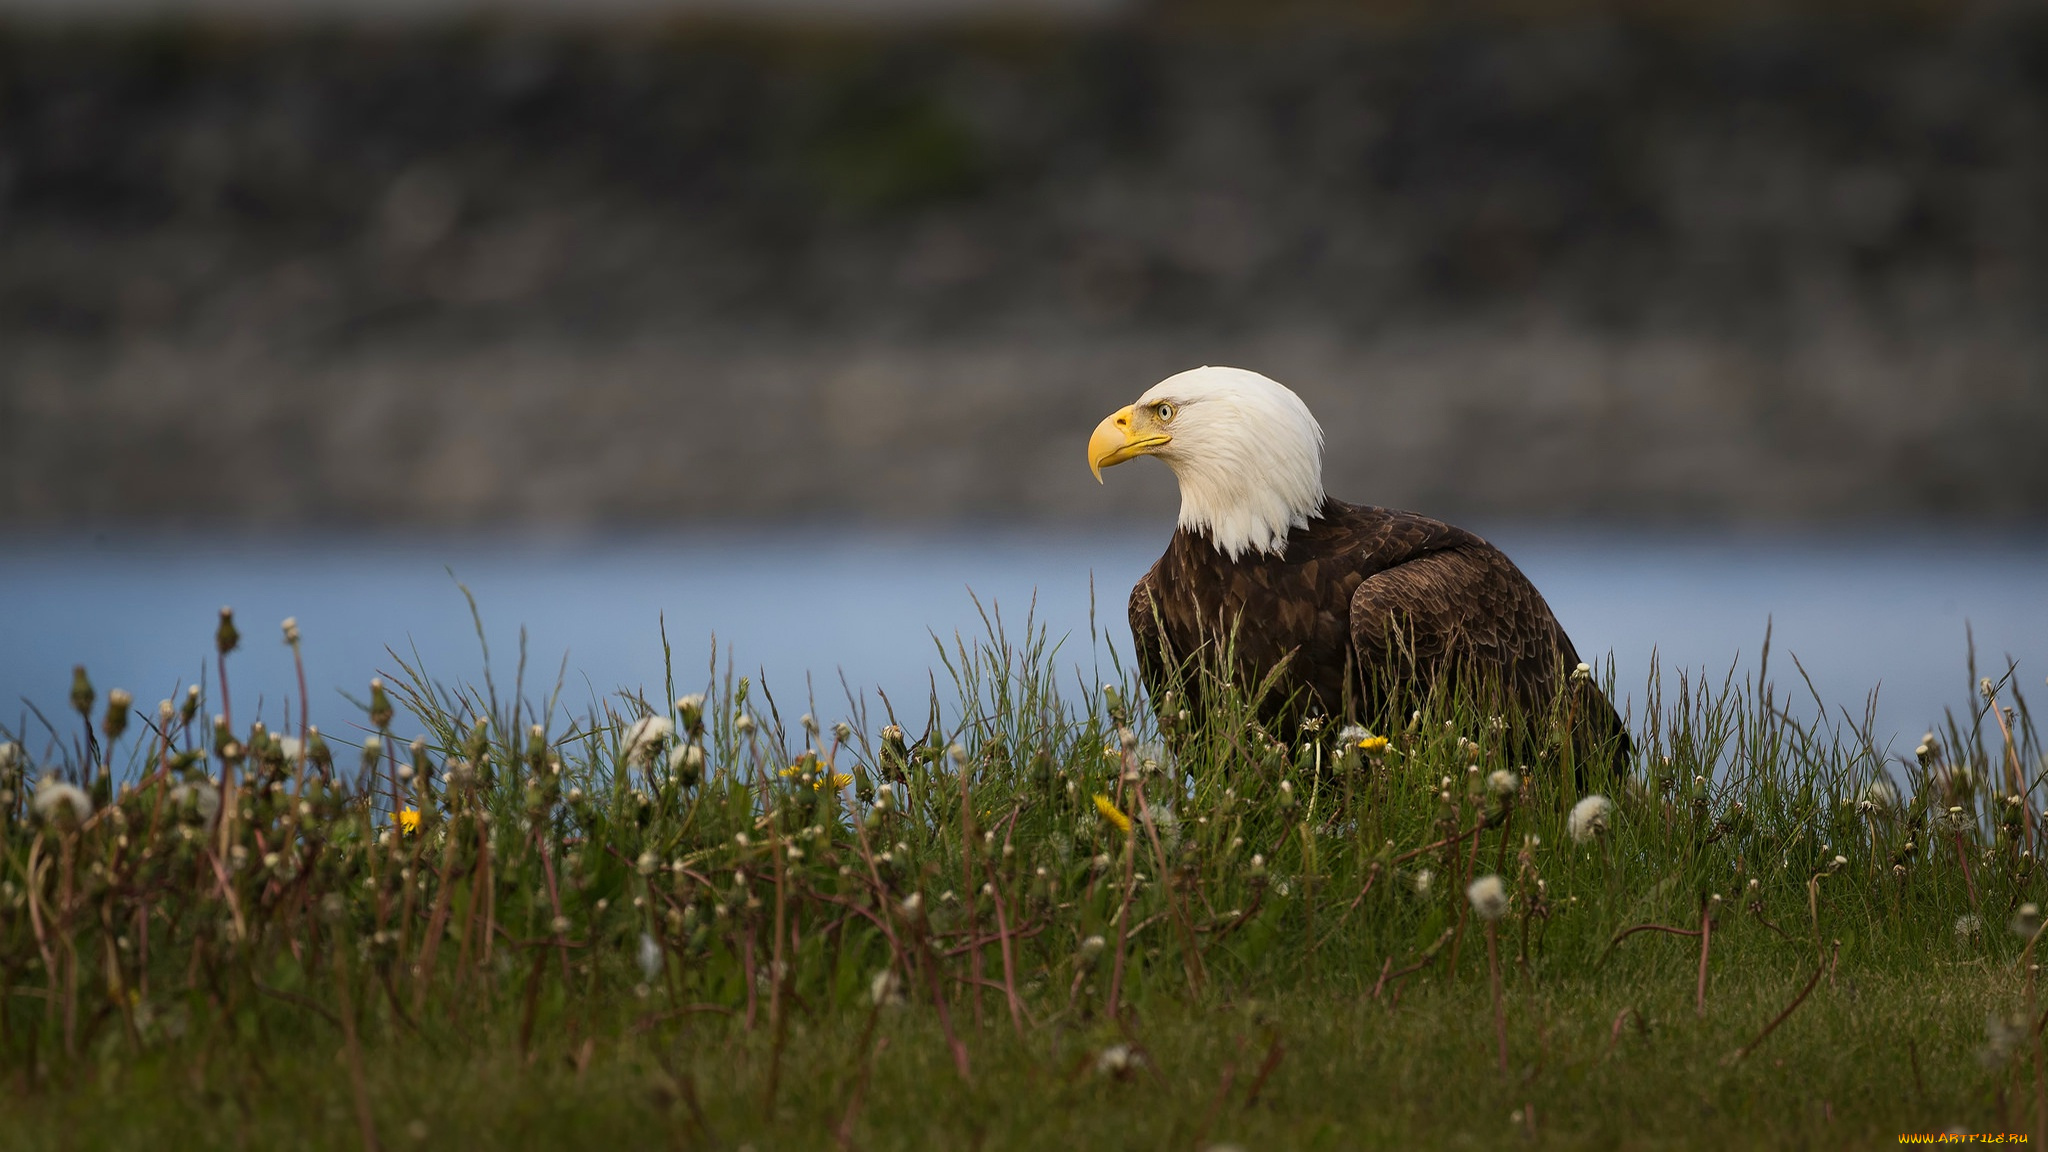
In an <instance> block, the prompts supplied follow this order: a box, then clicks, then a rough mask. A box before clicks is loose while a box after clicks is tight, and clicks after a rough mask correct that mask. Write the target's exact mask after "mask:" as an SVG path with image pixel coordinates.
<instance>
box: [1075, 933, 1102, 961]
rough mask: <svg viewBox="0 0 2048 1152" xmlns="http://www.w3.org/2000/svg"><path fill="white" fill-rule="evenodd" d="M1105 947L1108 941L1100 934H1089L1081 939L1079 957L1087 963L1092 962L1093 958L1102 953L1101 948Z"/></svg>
mask: <svg viewBox="0 0 2048 1152" xmlns="http://www.w3.org/2000/svg"><path fill="white" fill-rule="evenodd" d="M1107 947H1109V941H1107V940H1104V939H1103V938H1102V937H1100V936H1090V937H1088V938H1087V939H1086V940H1083V941H1081V959H1082V960H1083V961H1086V962H1088V963H1093V962H1094V961H1095V958H1096V957H1097V956H1100V955H1102V950H1103V949H1104V948H1107Z"/></svg>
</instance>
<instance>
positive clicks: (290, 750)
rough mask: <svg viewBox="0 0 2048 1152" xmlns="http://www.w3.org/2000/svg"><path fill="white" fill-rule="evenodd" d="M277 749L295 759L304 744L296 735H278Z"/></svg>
mask: <svg viewBox="0 0 2048 1152" xmlns="http://www.w3.org/2000/svg"><path fill="white" fill-rule="evenodd" d="M277 750H278V751H279V752H281V753H283V755H284V758H285V759H286V760H297V759H298V758H299V756H300V755H301V754H303V753H304V752H305V750H306V746H305V745H304V744H301V743H299V738H298V737H297V736H279V737H278V738H277ZM405 767H406V766H405V765H400V768H401V770H402V769H404V768H405Z"/></svg>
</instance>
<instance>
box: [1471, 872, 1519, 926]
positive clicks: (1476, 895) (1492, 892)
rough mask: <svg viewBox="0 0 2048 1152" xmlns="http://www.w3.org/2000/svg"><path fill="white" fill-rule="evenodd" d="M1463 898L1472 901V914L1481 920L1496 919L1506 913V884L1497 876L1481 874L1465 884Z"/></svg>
mask: <svg viewBox="0 0 2048 1152" xmlns="http://www.w3.org/2000/svg"><path fill="white" fill-rule="evenodd" d="M1465 899H1467V900H1470V901H1471V902H1472V914H1473V915H1475V916H1477V917H1479V918H1480V919H1481V920H1488V921H1492V920H1498V919H1500V918H1501V917H1502V916H1503V915H1505V914H1506V913H1507V910H1508V893H1507V886H1506V885H1505V884H1502V883H1501V879H1500V877H1498V876H1493V875H1487V876H1481V877H1480V878H1479V879H1477V880H1474V881H1473V882H1472V883H1470V884H1468V885H1466V886H1465Z"/></svg>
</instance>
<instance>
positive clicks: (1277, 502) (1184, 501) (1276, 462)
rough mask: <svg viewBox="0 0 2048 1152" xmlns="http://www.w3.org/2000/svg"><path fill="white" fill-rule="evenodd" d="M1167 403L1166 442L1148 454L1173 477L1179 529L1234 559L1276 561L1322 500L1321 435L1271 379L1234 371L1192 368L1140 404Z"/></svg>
mask: <svg viewBox="0 0 2048 1152" xmlns="http://www.w3.org/2000/svg"><path fill="white" fill-rule="evenodd" d="M1161 401H1166V402H1168V403H1171V404H1172V405H1173V406H1174V413H1173V418H1172V419H1171V420H1170V421H1168V423H1167V424H1166V426H1165V427H1166V431H1167V432H1169V433H1171V434H1172V436H1173V440H1172V441H1171V442H1170V443H1168V444H1166V445H1164V446H1163V447H1161V448H1159V449H1158V450H1157V451H1156V452H1155V453H1154V455H1156V456H1158V457H1159V458H1160V459H1161V460H1164V461H1165V462H1166V464H1167V466H1168V467H1169V468H1172V469H1173V474H1174V477H1175V479H1177V480H1179V481H1180V526H1181V527H1182V528H1185V529H1187V530H1188V531H1190V532H1202V533H1206V534H1207V535H1208V537H1209V541H1210V543H1212V544H1214V545H1215V546H1216V548H1217V550H1218V551H1221V552H1224V553H1226V554H1228V555H1229V556H1230V558H1231V559H1233V560H1235V559H1237V558H1238V557H1239V556H1241V555H1243V554H1244V553H1245V552H1246V551H1254V552H1265V553H1270V554H1272V555H1274V556H1279V555H1282V554H1283V553H1284V552H1285V551H1286V549H1287V534H1288V533H1289V532H1291V531H1293V530H1294V529H1296V528H1301V527H1304V526H1306V525H1307V524H1308V521H1309V518H1310V517H1311V516H1314V515H1315V514H1316V510H1317V509H1319V508H1321V507H1322V504H1323V429H1322V426H1321V425H1319V424H1317V423H1316V418H1315V417H1314V416H1312V415H1310V414H1309V410H1308V405H1306V404H1303V403H1302V402H1301V397H1299V396H1296V395H1295V394H1294V393H1293V392H1291V391H1289V390H1288V389H1287V388H1286V387H1284V386H1283V385H1281V384H1280V383H1279V382H1277V381H1274V380H1270V379H1268V378H1266V377H1264V376H1261V375H1259V374H1258V373H1257V372H1248V371H1246V370H1244V369H1242V368H1195V369H1192V370H1190V371H1187V372H1182V373H1180V374H1178V375H1175V376H1168V377H1167V378H1166V379H1164V380H1161V381H1160V382H1159V383H1157V384H1154V385H1153V386H1152V387H1151V388H1150V389H1148V390H1147V391H1146V393H1145V395H1144V396H1142V397H1140V398H1139V400H1138V407H1139V408H1144V407H1146V406H1148V405H1153V404H1158V403H1160V402H1161Z"/></svg>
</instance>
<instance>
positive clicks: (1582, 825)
mask: <svg viewBox="0 0 2048 1152" xmlns="http://www.w3.org/2000/svg"><path fill="white" fill-rule="evenodd" d="M1613 811H1614V802H1613V801H1611V800H1609V799H1608V798H1607V797H1605V796H1602V795H1600V794H1599V793H1597V792H1596V793H1594V794H1593V795H1591V796H1587V797H1586V798H1585V799H1583V800H1580V801H1579V802H1578V803H1577V804H1574V805H1572V813H1571V816H1570V817H1568V818H1567V819H1566V820H1565V825H1564V827H1565V832H1566V833H1568V834H1569V835H1570V836H1571V838H1572V839H1573V840H1574V841H1576V842H1578V843H1580V844H1586V843H1590V842H1592V840H1593V839H1594V838H1595V837H1598V836H1603V835H1605V834H1606V833H1607V825H1608V819H1609V817H1610V815H1611V814H1612V813H1613Z"/></svg>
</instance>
